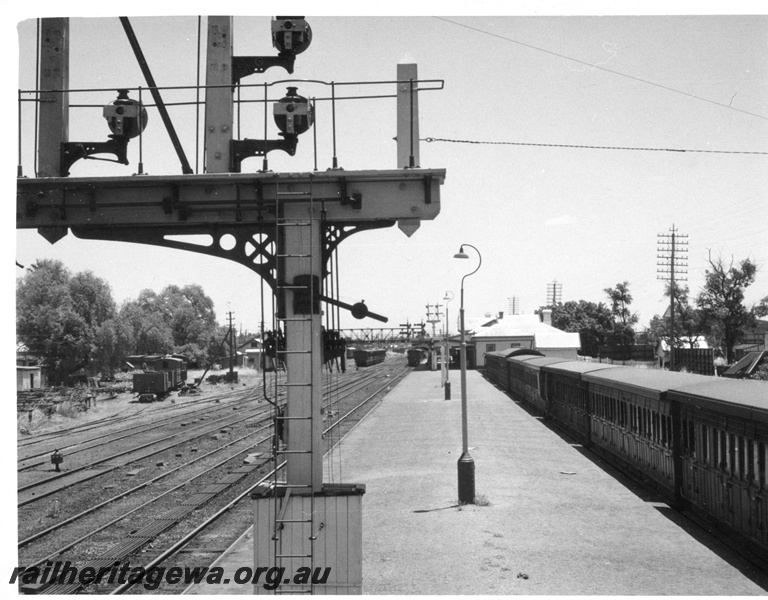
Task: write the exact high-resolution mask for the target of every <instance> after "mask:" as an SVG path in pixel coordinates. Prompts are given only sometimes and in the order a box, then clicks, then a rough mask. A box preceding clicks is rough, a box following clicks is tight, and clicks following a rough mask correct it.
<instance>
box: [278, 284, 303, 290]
mask: <svg viewBox="0 0 768 600" xmlns="http://www.w3.org/2000/svg"><path fill="white" fill-rule="evenodd" d="M277 289H278V290H308V289H309V286H308V285H278V286H277Z"/></svg>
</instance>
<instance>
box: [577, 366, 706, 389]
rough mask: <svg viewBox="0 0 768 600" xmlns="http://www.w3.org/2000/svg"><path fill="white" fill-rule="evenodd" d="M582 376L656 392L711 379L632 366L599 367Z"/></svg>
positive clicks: (606, 383)
mask: <svg viewBox="0 0 768 600" xmlns="http://www.w3.org/2000/svg"><path fill="white" fill-rule="evenodd" d="M582 377H583V379H584V380H585V381H591V382H594V383H602V384H604V385H614V386H616V387H620V388H623V389H626V390H630V391H637V390H638V389H644V390H648V391H652V392H655V393H656V394H661V393H664V392H666V391H667V390H669V389H672V388H679V387H682V386H685V385H691V384H694V383H700V382H702V381H705V380H707V379H711V377H708V376H706V375H694V374H693V373H678V372H677V371H666V370H662V369H639V368H634V367H618V368H616V369H600V370H599V371H594V372H591V373H584V375H583V376H582Z"/></svg>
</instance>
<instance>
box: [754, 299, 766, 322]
mask: <svg viewBox="0 0 768 600" xmlns="http://www.w3.org/2000/svg"><path fill="white" fill-rule="evenodd" d="M754 314H755V317H757V318H758V319H760V318H762V317H768V296H765V297H764V298H762V299H761V300H760V302H758V303H757V304H755V308H754Z"/></svg>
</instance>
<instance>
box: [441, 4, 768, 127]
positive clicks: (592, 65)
mask: <svg viewBox="0 0 768 600" xmlns="http://www.w3.org/2000/svg"><path fill="white" fill-rule="evenodd" d="M434 18H435V19H438V20H439V21H445V22H446V23H451V24H452V25H457V26H459V27H464V28H465V29H470V30H472V31H476V32H478V33H483V34H485V35H489V36H491V37H495V38H499V39H500V40H504V41H506V42H511V43H513V44H518V45H520V46H524V47H526V48H530V49H531V50H537V51H539V52H544V53H545V54H551V55H552V56H557V57H558V58H564V59H566V60H570V61H573V62H576V63H579V64H582V65H586V66H588V67H590V68H592V69H600V70H601V71H605V72H606V73H611V74H613V75H618V76H620V77H626V78H627V79H632V80H633V81H638V82H640V83H645V84H647V85H652V86H654V87H657V88H661V89H663V90H667V91H668V92H674V93H675V94H680V95H682V96H688V97H689V98H694V99H695V100H701V101H702V102H708V103H709V104H714V105H715V106H720V107H722V108H727V109H729V110H734V111H736V112H740V113H743V114H745V115H749V116H750V117H756V118H758V119H763V120H765V121H768V117H766V116H763V115H758V114H756V113H752V112H749V111H748V110H742V109H740V108H735V107H733V106H731V105H730V104H724V103H723V102H717V101H716V100H710V99H709V98H703V97H701V96H697V95H696V94H691V93H689V92H683V91H681V90H678V89H675V88H672V87H669V86H666V85H662V84H660V83H656V82H654V81H649V80H647V79H642V78H641V77H637V76H635V75H627V74H626V73H621V72H620V71H614V70H613V69H608V68H606V67H601V66H600V65H596V64H592V63H588V62H586V61H583V60H579V59H578V58H573V57H571V56H566V55H565V54H560V53H559V52H554V51H552V50H545V49H544V48H539V47H538V46H534V45H532V44H526V43H525V42H520V41H518V40H513V39H512V38H508V37H505V36H503V35H499V34H497V33H491V32H490V31H485V30H484V29H479V28H477V27H472V26H470V25H465V24H464V23H457V22H456V21H451V20H450V19H446V18H444V17H434Z"/></svg>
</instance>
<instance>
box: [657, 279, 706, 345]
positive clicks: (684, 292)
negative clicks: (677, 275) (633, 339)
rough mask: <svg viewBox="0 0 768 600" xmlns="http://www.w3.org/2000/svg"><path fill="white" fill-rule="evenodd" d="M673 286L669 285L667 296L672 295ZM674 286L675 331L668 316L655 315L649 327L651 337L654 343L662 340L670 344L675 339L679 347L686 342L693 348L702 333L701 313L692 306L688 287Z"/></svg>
mask: <svg viewBox="0 0 768 600" xmlns="http://www.w3.org/2000/svg"><path fill="white" fill-rule="evenodd" d="M671 285H672V284H671V283H667V286H666V288H667V289H666V292H665V296H669V295H670V292H671V291H672V290H671V289H670V288H671ZM674 285H675V288H674V298H675V303H674V307H675V330H674V332H673V331H672V323H671V321H672V319H670V317H669V315H668V314H665V315H664V316H663V317H660V316H659V315H655V316H654V317H653V319H651V322H650V325H649V327H648V331H649V337H650V338H651V340H652V342H653V343H655V342H657V341H658V340H660V339H665V340H667V341H668V342H669V341H670V340H671V339H672V338H674V340H675V345H676V346H677V347H680V346H684V345H685V344H686V342H687V343H689V344H690V345H691V347H693V345H694V340H695V339H696V338H697V337H698V336H699V335H700V334H701V333H702V324H701V311H699V310H697V309H696V308H694V307H693V306H691V304H690V300H689V298H688V294H689V293H690V291H689V289H688V286H687V285H686V286H683V287H680V286H679V285H678V284H677V283H675V284H674ZM673 334H674V335H673Z"/></svg>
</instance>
